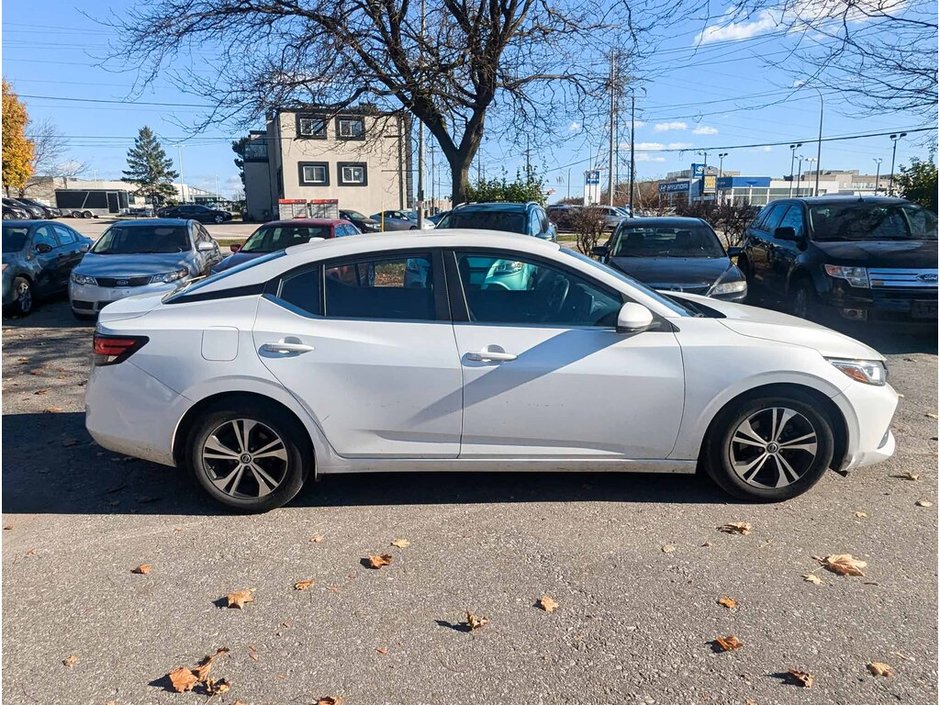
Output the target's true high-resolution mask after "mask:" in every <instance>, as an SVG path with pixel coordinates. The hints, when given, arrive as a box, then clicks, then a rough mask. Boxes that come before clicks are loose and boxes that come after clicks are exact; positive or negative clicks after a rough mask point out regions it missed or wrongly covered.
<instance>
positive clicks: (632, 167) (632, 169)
mask: <svg viewBox="0 0 940 705" xmlns="http://www.w3.org/2000/svg"><path fill="white" fill-rule="evenodd" d="M635 133H636V95H635V94H634V93H633V92H631V93H630V217H631V218H632V217H633V184H634V181H635V177H634V172H636V155H635V154H634V152H633V146H634V144H635V142H634V140H633V135H634V134H635Z"/></svg>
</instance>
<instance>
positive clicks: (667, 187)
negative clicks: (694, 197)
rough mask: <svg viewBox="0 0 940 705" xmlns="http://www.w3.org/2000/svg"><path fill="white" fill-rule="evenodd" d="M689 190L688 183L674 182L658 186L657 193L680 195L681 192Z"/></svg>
mask: <svg viewBox="0 0 940 705" xmlns="http://www.w3.org/2000/svg"><path fill="white" fill-rule="evenodd" d="M688 190H689V182H688V181H675V182H673V183H669V184H660V185H659V192H660V193H680V192H683V191H688Z"/></svg>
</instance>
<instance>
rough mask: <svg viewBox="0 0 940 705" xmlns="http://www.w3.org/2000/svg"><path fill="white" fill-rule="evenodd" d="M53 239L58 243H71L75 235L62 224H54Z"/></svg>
mask: <svg viewBox="0 0 940 705" xmlns="http://www.w3.org/2000/svg"><path fill="white" fill-rule="evenodd" d="M53 227H54V229H55V239H56V241H57V242H58V243H59V245H71V244H72V243H73V242H75V235H74V234H73V233H72V231H71V230H69V229H68V228H66V227H65V226H64V225H55V226H53Z"/></svg>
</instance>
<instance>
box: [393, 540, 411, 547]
mask: <svg viewBox="0 0 940 705" xmlns="http://www.w3.org/2000/svg"><path fill="white" fill-rule="evenodd" d="M392 545H393V546H395V547H396V548H408V547H409V546H410V545H411V541H409V540H408V539H395V540H394V541H392Z"/></svg>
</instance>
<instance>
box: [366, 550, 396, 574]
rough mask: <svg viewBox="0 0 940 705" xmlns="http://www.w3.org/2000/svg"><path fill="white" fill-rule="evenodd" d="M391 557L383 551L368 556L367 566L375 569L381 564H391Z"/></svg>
mask: <svg viewBox="0 0 940 705" xmlns="http://www.w3.org/2000/svg"><path fill="white" fill-rule="evenodd" d="M391 564H392V557H391V556H390V555H388V554H387V553H383V554H382V555H380V556H369V567H370V568H373V569H375V570H378V569H379V568H381V567H382V566H383V565H391Z"/></svg>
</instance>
